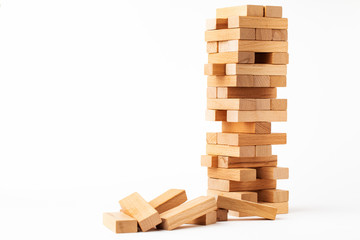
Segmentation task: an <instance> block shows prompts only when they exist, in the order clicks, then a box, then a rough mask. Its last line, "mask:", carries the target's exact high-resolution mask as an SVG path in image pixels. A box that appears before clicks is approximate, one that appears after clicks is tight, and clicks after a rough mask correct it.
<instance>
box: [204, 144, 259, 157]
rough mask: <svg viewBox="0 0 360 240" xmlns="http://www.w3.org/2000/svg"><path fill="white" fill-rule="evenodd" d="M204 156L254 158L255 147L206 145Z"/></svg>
mask: <svg viewBox="0 0 360 240" xmlns="http://www.w3.org/2000/svg"><path fill="white" fill-rule="evenodd" d="M206 154H209V155H225V156H231V157H255V156H256V148H255V146H240V147H234V146H227V145H218V144H207V145H206Z"/></svg>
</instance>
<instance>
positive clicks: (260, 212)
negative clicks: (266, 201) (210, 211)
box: [217, 196, 277, 220]
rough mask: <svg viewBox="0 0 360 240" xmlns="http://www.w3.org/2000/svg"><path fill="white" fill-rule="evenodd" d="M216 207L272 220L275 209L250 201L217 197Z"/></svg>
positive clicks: (274, 215) (274, 216)
mask: <svg viewBox="0 0 360 240" xmlns="http://www.w3.org/2000/svg"><path fill="white" fill-rule="evenodd" d="M217 205H218V207H219V208H224V209H228V210H233V211H237V212H240V213H245V214H249V215H254V216H259V217H263V218H266V219H272V220H274V219H275V218H276V212H277V209H276V208H275V207H271V206H267V205H262V204H258V203H254V202H250V201H245V200H240V199H235V198H229V197H225V196H218V199H217Z"/></svg>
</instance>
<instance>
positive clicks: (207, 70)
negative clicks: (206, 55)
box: [204, 63, 226, 75]
mask: <svg viewBox="0 0 360 240" xmlns="http://www.w3.org/2000/svg"><path fill="white" fill-rule="evenodd" d="M225 68H226V64H214V63H208V64H205V65H204V74H205V75H225Z"/></svg>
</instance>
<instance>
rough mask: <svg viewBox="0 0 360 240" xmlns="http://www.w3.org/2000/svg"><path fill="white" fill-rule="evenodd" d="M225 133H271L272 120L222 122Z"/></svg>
mask: <svg viewBox="0 0 360 240" xmlns="http://www.w3.org/2000/svg"><path fill="white" fill-rule="evenodd" d="M221 126H222V132H224V133H263V134H266V133H271V122H239V123H232V122H222V123H221Z"/></svg>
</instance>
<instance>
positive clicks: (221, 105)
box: [207, 98, 270, 111]
mask: <svg viewBox="0 0 360 240" xmlns="http://www.w3.org/2000/svg"><path fill="white" fill-rule="evenodd" d="M207 108H208V109H217V110H242V111H250V110H252V111H255V110H270V99H246V98H242V99H208V100H207Z"/></svg>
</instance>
